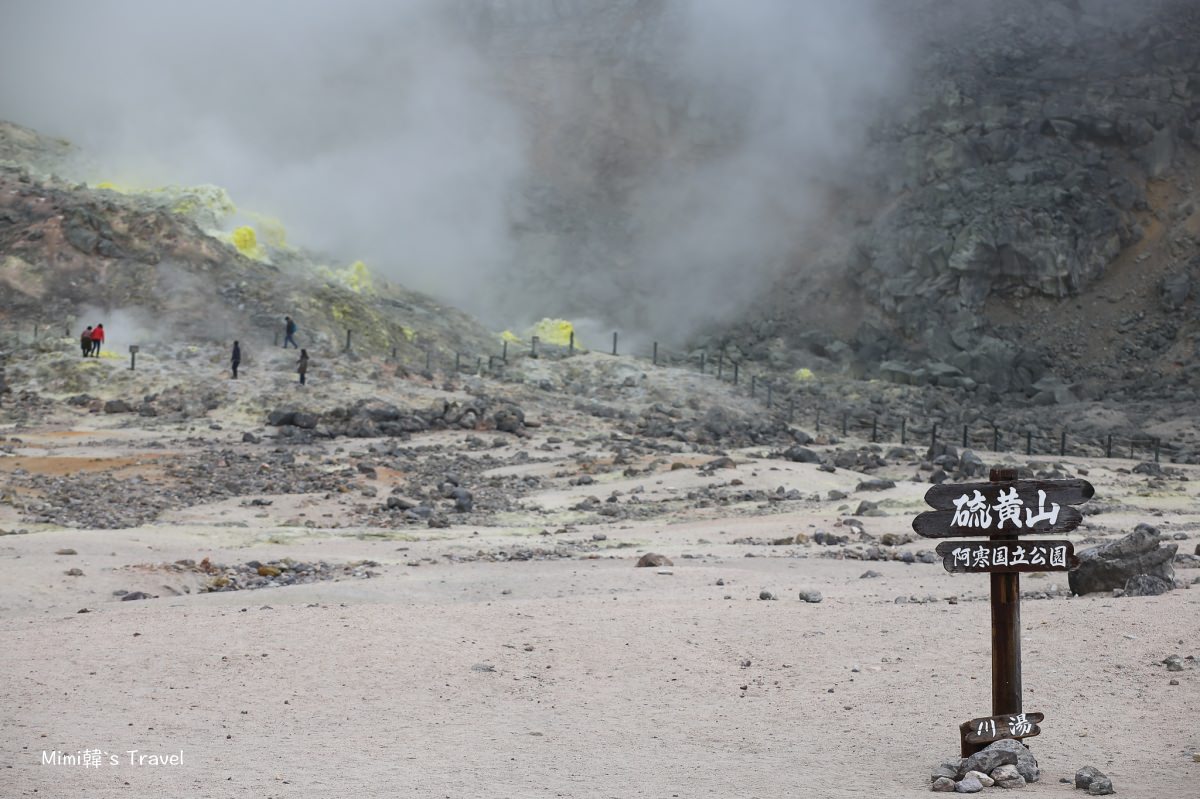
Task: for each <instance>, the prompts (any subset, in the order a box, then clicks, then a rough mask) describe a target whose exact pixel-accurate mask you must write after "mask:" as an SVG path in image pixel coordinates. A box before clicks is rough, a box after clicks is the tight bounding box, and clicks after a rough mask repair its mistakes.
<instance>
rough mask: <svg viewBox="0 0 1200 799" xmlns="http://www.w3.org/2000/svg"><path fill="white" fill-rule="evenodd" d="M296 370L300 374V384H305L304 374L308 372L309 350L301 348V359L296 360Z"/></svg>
mask: <svg viewBox="0 0 1200 799" xmlns="http://www.w3.org/2000/svg"><path fill="white" fill-rule="evenodd" d="M296 371H297V372H298V373H299V374H300V385H304V375H306V374H308V350H300V360H299V361H297V362H296Z"/></svg>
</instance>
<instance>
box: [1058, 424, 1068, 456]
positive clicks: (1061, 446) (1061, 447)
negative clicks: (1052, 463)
mask: <svg viewBox="0 0 1200 799" xmlns="http://www.w3.org/2000/svg"><path fill="white" fill-rule="evenodd" d="M1066 455H1067V431H1066V429H1065V428H1064V429H1063V431H1062V439H1061V440H1060V441H1059V442H1058V457H1060V458H1064V457H1066Z"/></svg>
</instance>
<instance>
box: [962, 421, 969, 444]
mask: <svg viewBox="0 0 1200 799" xmlns="http://www.w3.org/2000/svg"><path fill="white" fill-rule="evenodd" d="M967 435H968V433H967V426H966V425H965V424H964V425H963V449H966V448H967V441H968V440H969V439H968V438H967Z"/></svg>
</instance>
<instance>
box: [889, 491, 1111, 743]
mask: <svg viewBox="0 0 1200 799" xmlns="http://www.w3.org/2000/svg"><path fill="white" fill-rule="evenodd" d="M990 478H991V479H990V482H987V483H966V484H957V485H955V484H945V483H943V484H941V485H937V486H934V487H933V488H931V489H929V491H928V493H926V494H925V501H926V502H927V503H928V504H929V505H930V506H931V507H932V508H934V510H932V511H925V512H924V513H921V514H919V515H918V516H917V517H916V518H915V519H913V523H912V526H913V530H915V531H916V532H917V534H918V535H921V536H924V537H925V538H954V537H956V536H975V537H984V538H986V539H987V540H986V541H943V542H942V543H940V544H938V546H937V553H938V554H939V555H941V556H942V565H943V566H944V567H945V568H946V571H948V572H951V573H959V572H987V573H989V574H990V575H991V580H992V713H993V715H991V716H987V717H983V718H978V719H971V720H970V721H965V722H963V723H962V724H960V725H959V735H960V738H961V742H962V756H963V757H969V756H970V755H971V754H973V753H974V752H977V751H979V750H980V749H982V748H984V747H985V746H987V745H988V744H990V743H992V742H994V741H998V740H1001V739H1003V738H1015V739H1018V740H1019V739H1021V738H1028V737H1030V736H1033V735H1037V734H1038V733H1040V732H1041V728H1039V727H1038V723H1040V722H1041V721H1043V720H1044V718H1045V717H1044V716H1043V715H1042V714H1041V713H1025V712H1024V711H1023V710H1022V707H1021V572H1029V571H1068V570H1070V569H1072V568H1074V567H1075V566H1076V565H1078V563H1079V560H1078V558H1076V557H1075V549H1074V547H1073V546H1072V545H1071V542H1070V541H1064V540H1061V539H1042V538H1035V539H1024V540H1022V539H1020V538H1018V536H1021V535H1055V534H1057V535H1061V534H1063V533H1068V532H1070V531H1071V530H1074V529H1075V528H1076V527H1078V526H1079V523H1080V522H1081V521H1082V520H1083V516H1082V515H1081V514H1080V513H1079V511H1078V510H1077V509H1075V508H1073V507H1071V506H1072V505H1079V504H1082V503H1084V502H1087V501H1088V500H1089V499H1091V497H1092V495H1093V494H1094V493H1095V489H1093V488H1092V485H1091V484H1090V483H1088V482H1087V481H1086V480H1018V479H1017V471H1016V469H993V470H992V473H991V475H990Z"/></svg>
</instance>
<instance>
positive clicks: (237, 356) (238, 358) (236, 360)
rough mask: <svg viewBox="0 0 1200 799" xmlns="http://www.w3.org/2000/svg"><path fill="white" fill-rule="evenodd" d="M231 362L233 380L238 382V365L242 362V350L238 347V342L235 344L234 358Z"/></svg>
mask: <svg viewBox="0 0 1200 799" xmlns="http://www.w3.org/2000/svg"><path fill="white" fill-rule="evenodd" d="M229 362H230V363H231V364H233V379H234V380H237V368H238V364H239V363H241V362H242V348H241V347H240V346H238V343H237V342H236V341H235V342H233V357H232V358H231V359H230V361H229Z"/></svg>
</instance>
